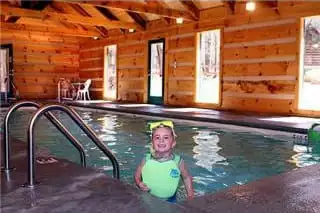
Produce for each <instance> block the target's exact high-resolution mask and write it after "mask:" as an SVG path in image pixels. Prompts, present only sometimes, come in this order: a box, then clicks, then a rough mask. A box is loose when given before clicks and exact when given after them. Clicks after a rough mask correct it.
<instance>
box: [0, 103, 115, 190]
mask: <svg viewBox="0 0 320 213" xmlns="http://www.w3.org/2000/svg"><path fill="white" fill-rule="evenodd" d="M22 106H35V107H37V108H39V109H38V110H37V111H36V112H35V113H34V114H33V116H32V118H31V119H30V121H29V125H28V132H27V133H28V182H27V184H26V186H27V187H34V185H35V145H34V127H35V124H36V122H37V121H38V120H39V119H40V117H41V116H42V115H45V116H46V117H47V118H48V119H49V120H50V121H51V122H52V123H53V124H54V125H55V126H56V127H57V128H58V130H60V131H61V132H62V133H63V134H64V135H65V136H66V137H67V138H68V139H69V140H70V141H71V142H72V144H73V145H74V146H75V147H76V148H77V149H78V151H79V152H80V160H81V165H82V166H83V167H86V158H85V154H84V149H83V147H82V145H81V144H80V143H79V142H78V141H77V140H76V139H75V138H74V137H73V136H72V135H71V133H70V132H69V131H68V130H67V129H66V128H65V127H64V126H63V125H62V124H61V123H60V122H59V121H58V119H56V118H55V116H54V115H52V113H50V111H52V110H59V111H63V112H65V113H67V114H68V115H69V117H70V118H71V119H72V120H73V121H74V122H75V123H76V124H77V125H78V126H79V127H80V128H81V129H82V130H83V131H84V132H85V133H86V134H87V136H88V137H89V138H90V139H91V140H92V141H93V142H94V143H95V144H96V145H97V146H98V148H99V149H100V150H101V151H102V152H103V153H104V154H105V155H106V156H107V157H108V158H109V159H110V161H111V163H112V166H113V177H114V178H117V179H119V178H120V171H119V163H118V161H117V159H116V157H115V156H114V155H113V154H112V152H111V151H110V150H109V149H108V148H107V147H106V146H105V145H104V144H103V143H102V142H101V141H100V140H99V139H98V137H97V136H96V134H95V133H94V132H93V130H92V129H91V128H90V127H88V126H87V125H86V124H85V123H84V122H83V121H82V119H81V117H80V116H79V115H78V113H77V112H76V111H74V110H73V109H72V108H70V107H68V106H66V105H64V104H48V105H44V106H42V107H40V105H39V104H37V103H35V102H30V101H23V102H18V103H16V104H15V105H13V106H12V107H11V108H10V109H9V111H8V113H7V115H6V117H5V125H4V130H5V131H4V143H5V155H4V156H5V169H4V170H5V171H7V172H8V171H9V170H10V168H11V167H10V146H9V140H8V138H9V136H8V135H9V134H8V123H9V122H8V120H9V117H10V115H11V114H12V112H13V111H15V110H16V109H18V108H19V107H22Z"/></svg>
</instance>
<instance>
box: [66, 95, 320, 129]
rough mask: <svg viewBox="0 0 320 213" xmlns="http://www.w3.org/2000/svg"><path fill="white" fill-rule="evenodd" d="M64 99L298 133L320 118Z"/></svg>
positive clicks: (118, 109) (84, 104)
mask: <svg viewBox="0 0 320 213" xmlns="http://www.w3.org/2000/svg"><path fill="white" fill-rule="evenodd" d="M65 103H67V104H69V105H72V106H78V107H89V108H93V109H101V110H109V111H114V112H123V113H132V114H140V115H148V116H158V117H167V118H175V119H184V120H193V121H202V122H213V123H221V124H232V125H240V126H246V127H253V128H263V129H271V130H278V131H286V132H292V133H299V134H307V131H308V129H309V128H310V127H311V125H312V124H314V123H320V118H309V117H299V116H282V115H271V114H257V113H240V112H239V113H237V112H229V111H217V110H211V109H201V108H190V107H187V108H186V107H166V106H159V105H151V104H123V103H113V102H106V101H91V102H90V101H87V102H84V101H77V102H75V101H72V102H71V101H69V102H68V101H67V102H65Z"/></svg>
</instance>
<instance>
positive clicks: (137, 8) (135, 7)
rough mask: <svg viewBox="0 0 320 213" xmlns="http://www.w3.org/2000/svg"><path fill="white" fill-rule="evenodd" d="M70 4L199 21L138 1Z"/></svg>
mask: <svg viewBox="0 0 320 213" xmlns="http://www.w3.org/2000/svg"><path fill="white" fill-rule="evenodd" d="M56 1H64V2H66V0H56ZM67 2H69V3H83V4H91V5H96V6H98V7H106V8H115V9H120V10H124V11H131V12H135V13H146V14H155V15H159V16H164V17H168V18H174V19H175V18H179V17H182V18H184V19H185V20H192V21H194V20H197V18H195V17H193V16H192V15H191V14H190V13H186V12H185V11H181V10H175V9H169V8H164V7H159V6H157V5H147V4H144V3H140V2H136V1H78V0H69V1H67Z"/></svg>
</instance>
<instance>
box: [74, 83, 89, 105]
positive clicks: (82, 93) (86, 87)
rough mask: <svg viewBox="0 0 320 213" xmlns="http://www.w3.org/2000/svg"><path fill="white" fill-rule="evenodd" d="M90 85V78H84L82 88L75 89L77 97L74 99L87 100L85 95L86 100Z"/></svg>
mask: <svg viewBox="0 0 320 213" xmlns="http://www.w3.org/2000/svg"><path fill="white" fill-rule="evenodd" d="M90 85H91V79H88V80H86V82H84V87H83V89H79V90H78V91H77V97H76V100H84V101H86V100H87V96H88V100H91V99H90V95H89V87H90Z"/></svg>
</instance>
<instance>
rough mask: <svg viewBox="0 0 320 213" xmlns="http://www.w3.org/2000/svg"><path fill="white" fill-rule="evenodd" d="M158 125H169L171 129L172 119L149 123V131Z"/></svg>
mask: <svg viewBox="0 0 320 213" xmlns="http://www.w3.org/2000/svg"><path fill="white" fill-rule="evenodd" d="M158 127H170V128H171V129H173V122H172V121H156V122H151V123H149V128H150V130H151V131H152V130H153V129H155V128H158Z"/></svg>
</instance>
